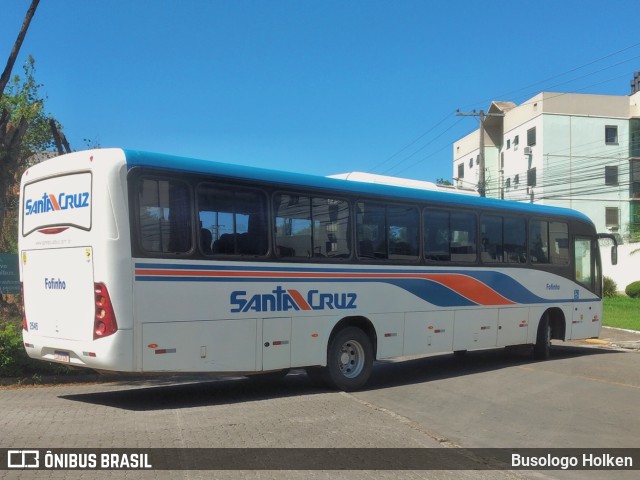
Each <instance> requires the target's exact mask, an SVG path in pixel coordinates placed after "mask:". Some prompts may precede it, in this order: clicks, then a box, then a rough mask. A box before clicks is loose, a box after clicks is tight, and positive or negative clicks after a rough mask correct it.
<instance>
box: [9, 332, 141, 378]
mask: <svg viewBox="0 0 640 480" xmlns="http://www.w3.org/2000/svg"><path fill="white" fill-rule="evenodd" d="M22 338H23V342H24V348H25V350H26V352H27V355H29V357H31V358H34V359H37V360H45V361H49V362H55V363H60V364H63V365H68V366H70V367H81V368H91V369H96V370H108V371H114V372H134V371H135V370H134V361H133V355H132V352H133V331H132V330H118V331H117V332H116V333H115V334H113V335H110V336H109V337H106V338H101V339H99V340H94V341H89V342H87V341H79V340H68V339H63V338H51V337H42V336H37V335H32V334H30V333H29V332H25V331H23V332H22Z"/></svg>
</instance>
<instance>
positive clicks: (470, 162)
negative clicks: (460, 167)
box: [469, 157, 473, 168]
mask: <svg viewBox="0 0 640 480" xmlns="http://www.w3.org/2000/svg"><path fill="white" fill-rule="evenodd" d="M469 168H473V157H472V158H470V159H469Z"/></svg>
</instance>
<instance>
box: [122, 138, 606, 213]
mask: <svg viewBox="0 0 640 480" xmlns="http://www.w3.org/2000/svg"><path fill="white" fill-rule="evenodd" d="M124 153H125V157H126V161H127V166H128V168H129V169H131V168H134V167H147V168H155V169H162V170H170V171H173V172H183V173H198V174H209V175H215V176H218V177H224V178H229V179H239V180H255V181H261V182H268V183H274V184H278V185H282V186H288V187H298V188H299V187H307V188H319V189H328V190H332V191H336V192H344V193H345V194H349V193H351V194H353V193H355V194H363V195H365V194H366V195H375V196H383V197H395V198H398V199H406V200H415V201H423V202H433V203H440V204H446V205H450V206H460V207H468V208H486V209H499V210H502V211H509V212H512V213H514V214H517V213H523V214H524V213H526V214H529V215H540V216H564V217H571V218H574V219H576V220H581V221H584V222H587V223H590V224H592V223H593V222H592V221H591V220H590V219H589V217H587V216H586V215H584V214H583V213H581V212H578V211H576V210H572V209H569V208H562V207H552V206H548V205H536V204H531V203H524V202H515V201H510V200H499V199H494V198H484V197H475V196H469V195H460V194H456V193H450V192H442V191H433V190H423V189H416V188H410V187H402V186H397V185H385V184H379V183H365V182H353V181H349V180H345V179H339V178H331V177H322V176H317V175H309V174H303V173H294V172H288V171H280V170H271V169H266V168H258V167H248V166H241V165H235V164H230V163H222V162H217V161H213V160H203V159H196V158H187V157H178V156H174V155H167V154H160V153H151V152H142V151H138V150H124Z"/></svg>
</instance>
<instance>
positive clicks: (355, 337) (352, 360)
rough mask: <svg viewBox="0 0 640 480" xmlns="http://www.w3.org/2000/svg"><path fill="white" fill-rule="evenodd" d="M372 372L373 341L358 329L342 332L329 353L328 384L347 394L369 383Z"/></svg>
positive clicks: (353, 328) (326, 377) (337, 335)
mask: <svg viewBox="0 0 640 480" xmlns="http://www.w3.org/2000/svg"><path fill="white" fill-rule="evenodd" d="M372 370H373V346H372V345H371V339H370V338H369V337H368V336H367V334H366V333H364V332H363V331H362V330H360V329H359V328H358V327H347V328H344V329H342V330H340V331H339V332H338V333H337V334H336V336H335V337H333V339H332V340H331V343H330V344H329V349H328V351H327V369H326V376H325V379H326V381H327V384H328V385H329V386H331V387H333V388H337V389H339V390H343V391H345V392H351V391H354V390H358V389H359V388H362V387H363V386H364V384H365V383H367V380H369V377H370V376H371V371H372Z"/></svg>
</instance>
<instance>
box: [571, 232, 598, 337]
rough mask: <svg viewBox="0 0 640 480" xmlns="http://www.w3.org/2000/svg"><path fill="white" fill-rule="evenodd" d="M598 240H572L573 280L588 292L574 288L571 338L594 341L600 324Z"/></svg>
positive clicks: (584, 238)
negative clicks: (593, 338) (590, 338)
mask: <svg viewBox="0 0 640 480" xmlns="http://www.w3.org/2000/svg"><path fill="white" fill-rule="evenodd" d="M597 248H598V245H597V240H596V239H595V238H590V237H580V236H576V237H575V238H574V240H573V252H574V265H575V280H576V283H577V284H579V285H581V286H583V287H584V288H586V289H587V290H588V291H589V292H590V293H592V294H596V295H597V296H598V297H596V298H594V297H593V295H591V294H590V293H589V292H585V291H584V290H583V289H580V288H576V289H575V290H574V294H573V318H572V321H571V338H588V337H596V336H598V335H599V333H600V326H601V322H602V307H601V301H600V298H599V297H600V296H601V294H602V293H601V291H600V290H601V285H602V281H601V275H602V273H601V269H600V265H599V261H598V260H599V258H598V255H597Z"/></svg>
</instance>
